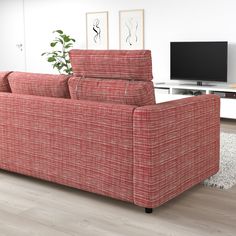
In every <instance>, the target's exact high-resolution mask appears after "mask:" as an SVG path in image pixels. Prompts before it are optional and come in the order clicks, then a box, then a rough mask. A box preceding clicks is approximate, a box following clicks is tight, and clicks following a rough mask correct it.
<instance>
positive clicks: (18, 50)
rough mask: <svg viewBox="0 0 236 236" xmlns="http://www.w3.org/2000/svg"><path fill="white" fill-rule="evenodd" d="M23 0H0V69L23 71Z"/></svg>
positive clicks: (24, 65) (24, 66) (24, 67)
mask: <svg viewBox="0 0 236 236" xmlns="http://www.w3.org/2000/svg"><path fill="white" fill-rule="evenodd" d="M24 36H25V35H24V0H0V71H8V70H10V71H11V70H12V71H25V69H26V63H25V62H26V60H25V39H24Z"/></svg>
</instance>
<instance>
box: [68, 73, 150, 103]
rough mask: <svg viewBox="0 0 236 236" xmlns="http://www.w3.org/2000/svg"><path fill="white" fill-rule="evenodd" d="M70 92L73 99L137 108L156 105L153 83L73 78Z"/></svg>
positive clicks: (70, 82)
mask: <svg viewBox="0 0 236 236" xmlns="http://www.w3.org/2000/svg"><path fill="white" fill-rule="evenodd" d="M69 90H70V96H71V98H72V99H82V100H90V101H100V102H113V103H119V104H128V105H136V106H145V105H153V104H155V96H154V87H153V83H152V82H151V81H129V80H118V79H116V80H114V79H94V78H78V77H71V78H70V79H69Z"/></svg>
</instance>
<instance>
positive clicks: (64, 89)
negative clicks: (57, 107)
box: [8, 72, 70, 98]
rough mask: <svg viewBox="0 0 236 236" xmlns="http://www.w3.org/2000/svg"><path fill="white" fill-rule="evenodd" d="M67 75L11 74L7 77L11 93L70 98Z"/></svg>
mask: <svg viewBox="0 0 236 236" xmlns="http://www.w3.org/2000/svg"><path fill="white" fill-rule="evenodd" d="M69 77H70V76H67V75H51V74H40V73H26V72H13V73H11V74H10V75H9V76H8V81H9V84H10V87H11V91H12V93H17V94H28V95H36V96H46V97H58V98H70V94H69V88H68V79H69Z"/></svg>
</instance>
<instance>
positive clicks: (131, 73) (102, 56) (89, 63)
mask: <svg viewBox="0 0 236 236" xmlns="http://www.w3.org/2000/svg"><path fill="white" fill-rule="evenodd" d="M70 61H71V65H72V69H73V74H74V75H75V76H77V77H89V78H103V79H105V78H107V79H126V80H152V78H153V77H152V59H151V51H150V50H79V49H73V50H71V51H70Z"/></svg>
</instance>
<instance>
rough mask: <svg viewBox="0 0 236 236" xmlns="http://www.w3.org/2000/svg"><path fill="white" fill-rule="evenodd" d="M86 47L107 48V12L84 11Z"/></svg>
mask: <svg viewBox="0 0 236 236" xmlns="http://www.w3.org/2000/svg"><path fill="white" fill-rule="evenodd" d="M86 47H87V49H108V48H109V42H108V12H107V11H103V12H87V13H86Z"/></svg>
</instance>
